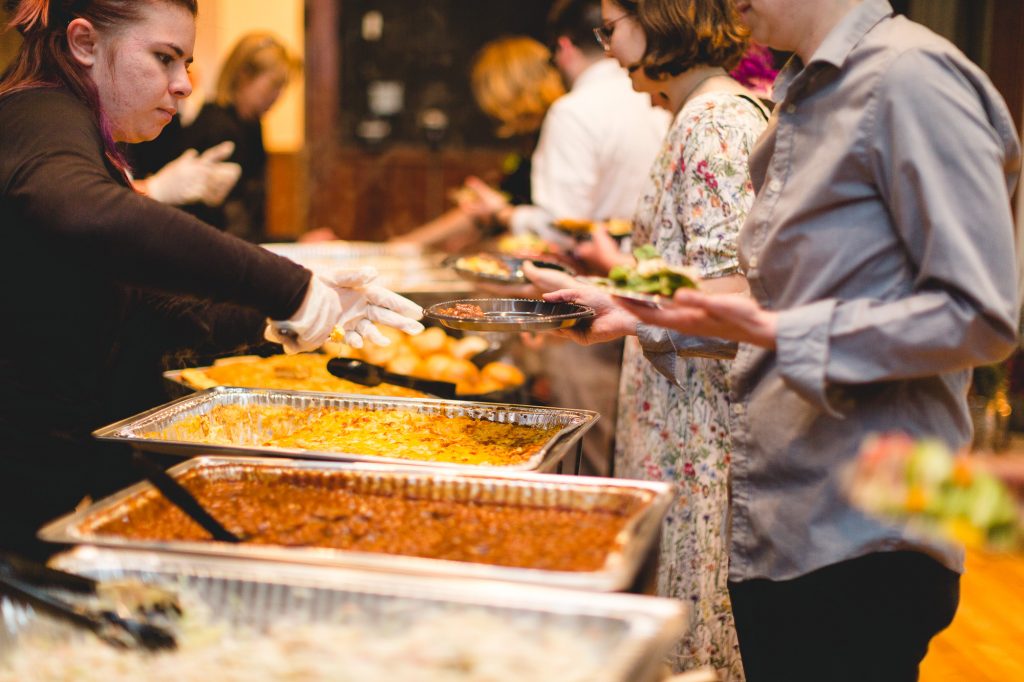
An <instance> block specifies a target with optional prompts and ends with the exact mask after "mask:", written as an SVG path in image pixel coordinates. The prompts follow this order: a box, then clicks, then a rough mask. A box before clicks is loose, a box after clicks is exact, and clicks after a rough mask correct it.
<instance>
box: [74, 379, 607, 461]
mask: <svg viewBox="0 0 1024 682" xmlns="http://www.w3.org/2000/svg"><path fill="white" fill-rule="evenodd" d="M221 405H233V406H239V405H242V406H250V407H251V406H257V405H270V406H288V407H296V408H306V407H336V408H339V409H350V408H366V409H408V410H410V411H414V412H419V413H446V414H448V415H451V416H465V417H469V418H472V419H488V417H491V418H490V419H489V421H496V422H502V423H512V424H520V425H526V426H552V425H562V429H561V430H560V431H559V432H558V433H556V434H555V435H554V436H552V438H551V439H550V440H548V441H547V442H546V443H545V444H544V445H543V446H542V447H541V449H540V450H539V451H538V452H537V453H536V454H534V455H533V456H532V457H531V458H530V459H529V460H527V461H526V462H523V463H521V464H512V465H507V466H497V465H482V464H458V463H453V462H438V461H433V460H415V459H402V458H397V457H387V456H385V455H362V454H350V453H339V452H325V451H319V450H303V449H299V448H285V447H277V446H264V445H247V444H231V445H224V444H209V443H202V442H198V441H184V440H171V439H161V438H152V437H146V436H144V435H143V434H144V433H145V432H150V431H163V430H166V429H170V428H173V427H174V425H175V424H176V423H177V422H178V421H180V420H181V419H184V418H188V417H192V416H195V415H197V414H202V413H205V412H207V411H209V410H212V409H213V408H214V407H217V406H221ZM599 417H600V415H598V414H597V413H596V412H592V411H590V410H577V409H568V408H554V407H537V406H532V405H511V404H506V403H484V402H473V401H464V400H443V399H440V398H404V397H390V396H370V395H364V394H341V393H317V392H313V391H285V390H277V389H261V388H241V387H235V386H215V387H213V388H208V389H206V390H203V391H199V392H197V393H193V394H191V395H186V396H183V397H181V398H178V399H176V400H173V401H171V402H169V403H165V404H163V405H159V406H157V407H154V408H152V409H150V410H147V411H145V412H142V413H140V414H137V415H134V416H132V417H128V418H127V419H122V420H120V421H118V422H115V423H114V424H110V425H109V426H105V427H102V428H100V429H97V430H96V431H93V434H92V435H93V436H94V437H96V438H98V439H100V440H104V441H112V442H116V443H124V444H128V445H131V446H133V447H135V448H138V449H140V450H147V451H151V452H160V453H164V454H170V455H180V456H186V457H194V456H196V455H201V454H223V455H253V456H263V457H288V458H298V459H325V460H332V461H345V462H366V463H383V464H393V465H398V466H415V467H429V468H443V469H453V470H458V471H478V470H485V471H487V472H496V471H510V472H524V471H550V470H552V469H553V468H554V467H555V466H557V465H558V463H559V462H560V461H561V459H562V458H563V457H564V456H565V455H566V454H568V453H569V451H570V450H571V448H572V446H573V445H574V444H575V443H576V442H577V441H579V440H580V439H581V438H582V437H583V434H584V433H586V431H587V430H588V429H589V428H590V427H591V426H593V424H594V423H595V422H596V421H597V419H598V418H599Z"/></svg>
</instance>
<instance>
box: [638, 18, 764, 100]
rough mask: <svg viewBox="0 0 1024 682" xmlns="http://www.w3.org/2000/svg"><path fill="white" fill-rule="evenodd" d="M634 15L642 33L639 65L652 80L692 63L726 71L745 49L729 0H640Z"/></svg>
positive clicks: (743, 30)
mask: <svg viewBox="0 0 1024 682" xmlns="http://www.w3.org/2000/svg"><path fill="white" fill-rule="evenodd" d="M636 18H637V21H638V22H639V24H640V27H641V29H643V32H644V35H645V36H646V38H647V51H646V52H645V53H644V56H643V57H642V58H641V60H640V64H639V66H640V67H642V68H643V70H644V73H645V74H646V75H647V76H648V77H649V78H653V79H655V80H660V79H663V78H667V77H671V76H678V75H679V74H681V73H683V72H684V71H687V70H689V69H692V68H693V67H695V66H721V67H722V68H724V69H726V70H731V69H733V68H734V67H735V66H736V65H737V64H739V62H740V59H742V58H743V53H744V52H745V51H746V49H747V41H748V38H749V31H748V30H747V29H746V28H745V27H744V26H742V25H741V24H740V22H739V17H738V16H737V14H736V11H735V9H734V8H733V2H732V0H640V1H639V2H638V3H637V12H636Z"/></svg>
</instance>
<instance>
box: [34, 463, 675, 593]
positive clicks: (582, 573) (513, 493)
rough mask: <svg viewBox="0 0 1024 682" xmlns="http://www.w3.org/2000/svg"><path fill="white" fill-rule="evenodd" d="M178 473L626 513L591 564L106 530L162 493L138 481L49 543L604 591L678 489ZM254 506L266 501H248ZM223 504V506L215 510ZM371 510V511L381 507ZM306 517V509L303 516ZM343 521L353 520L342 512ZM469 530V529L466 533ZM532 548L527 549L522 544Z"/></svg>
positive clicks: (654, 533) (584, 481) (211, 468)
mask: <svg viewBox="0 0 1024 682" xmlns="http://www.w3.org/2000/svg"><path fill="white" fill-rule="evenodd" d="M169 473H170V474H171V475H172V476H174V477H176V478H178V479H179V480H183V481H185V480H188V479H189V477H190V476H192V477H194V476H199V477H202V478H203V479H205V480H206V481H213V482H217V481H218V480H220V481H238V480H247V479H252V478H259V480H262V481H269V482H270V484H272V483H273V481H274V480H277V479H276V478H275V477H280V480H283V481H295V480H301V481H302V482H303V484H304V485H313V486H317V487H326V488H327V489H328V490H340V489H342V488H344V489H347V490H351V491H354V492H356V493H357V494H364V495H367V496H369V495H373V494H376V495H384V496H388V497H392V498H394V497H397V498H400V499H402V500H404V501H408V502H410V503H411V504H417V503H419V504H423V505H424V507H425V508H426V507H427V506H428V505H429V503H430V502H432V501H441V502H454V503H460V504H467V505H468V506H470V507H473V508H481V507H484V506H486V505H494V506H501V507H505V508H508V507H519V508H532V509H538V510H541V511H549V510H572V511H578V512H583V513H584V514H586V513H590V514H593V515H594V518H595V519H597V521H598V522H600V519H601V518H602V517H607V515H608V514H614V515H617V516H618V517H619V518H620V519H621V521H619V522H618V523H619V530H618V531H617V533H616V535H615V537H614V540H613V542H611V543H610V546H609V548H608V551H607V552H606V553H605V555H604V561H603V563H602V564H601V565H599V566H597V567H596V568H594V569H592V570H549V569H539V568H526V567H519V566H508V565H504V566H502V565H496V564H484V563H476V562H471V561H455V560H448V559H435V558H427V557H422V556H407V555H397V554H385V553H382V552H374V551H353V550H344V549H333V548H325V547H309V546H303V547H285V546H282V545H271V544H257V543H246V542H242V543H239V544H230V543H224V542H214V541H199V540H196V541H186V540H182V541H159V540H148V539H137V538H131V537H128V536H127V535H115V534H113V533H110V532H107V533H103V532H100V529H102V527H103V526H104V525H105V524H109V523H110V522H112V521H116V522H122V521H123V520H124V519H125V518H126V516H127V515H129V514H132V513H139V512H140V510H144V508H145V507H146V506H147V505H152V504H153V503H154V502H155V501H157V500H158V499H159V493H157V491H156V489H155V488H153V487H152V486H151V485H150V484H149V483H145V482H143V483H138V484H136V485H134V486H132V487H130V488H126V489H124V490H122V491H120V492H118V493H115V494H114V495H112V496H110V497H108V498H106V499H104V500H101V501H99V502H96V503H94V504H93V505H91V506H89V507H87V508H85V509H80V510H77V511H76V512H74V513H72V514H69V515H67V516H65V517H63V518H60V519H57V520H56V521H53V522H52V523H50V524H48V525H46V526H45V527H44V528H42V529H41V530H40V532H39V536H40V537H41V538H42V539H44V540H46V541H50V542H59V543H65V544H90V545H101V546H106V547H116V548H128V549H140V550H148V551H160V552H176V553H190V554H200V555H207V556H227V557H235V558H249V559H261V560H266V561H279V562H291V563H303V564H319V565H327V566H335V567H347V568H360V569H368V570H373V571H390V572H399V573H410V574H420V575H435V576H444V577H449V578H453V579H454V578H458V579H463V578H474V579H485V580H504V581H509V582H517V583H533V584H541V585H546V586H554V587H565V588H572V589H580V590H590V591H595V592H611V591H616V590H624V589H626V588H629V587H630V586H631V585H632V583H633V580H634V578H635V577H636V575H637V573H638V572H639V570H640V567H641V565H642V564H643V562H644V559H645V557H646V556H647V553H648V550H649V549H650V548H651V547H653V546H654V544H655V541H656V540H657V537H658V534H659V532H660V528H661V521H662V519H663V517H664V515H665V512H666V510H667V509H668V505H669V503H670V501H671V497H672V486H671V485H670V484H668V483H661V482H650V481H630V480H624V479H605V478H585V477H568V476H558V475H551V474H535V475H530V476H528V477H518V478H517V477H512V476H501V475H499V476H491V475H485V474H455V473H451V472H443V471H441V470H429V469H408V468H406V469H402V468H389V467H383V466H378V465H369V464H346V463H341V462H313V461H299V460H277V459H266V458H238V457H197V458H194V459H191V460H188V461H187V462H183V463H181V464H178V465H176V466H175V467H173V468H172V469H170V470H169ZM244 506H245V507H246V508H249V507H252V508H253V509H257V511H256V512H254V513H256V514H259V511H258V508H259V507H258V504H250V503H249V502H246V503H245V505H244ZM287 509H289V512H287V513H291V514H292V515H294V516H295V518H294V519H291V518H289V519H288V520H287V521H281V520H278V521H277V522H278V523H282V524H285V526H284V527H286V528H298V527H301V524H302V521H303V519H304V518H306V515H307V514H309V511H308V510H307V511H303V510H302V509H301V508H299V507H298V506H291V507H287ZM214 511H216V510H214ZM367 513H368V514H370V517H369V518H372V513H370V512H367ZM300 517H301V518H300ZM338 523H345V522H344V521H339V522H338ZM374 528H375V529H376V532H377V533H378V535H380V534H388V535H389V538H384V539H381V541H382V542H385V543H386V542H388V541H390V539H394V538H397V537H398V536H397V535H395V533H401V532H405V529H404V528H403V529H402V530H399V531H388V530H386V529H385V528H384V527H383V526H381V525H379V524H376V525H375V526H374ZM467 537H468V536H467ZM518 551H527V550H518Z"/></svg>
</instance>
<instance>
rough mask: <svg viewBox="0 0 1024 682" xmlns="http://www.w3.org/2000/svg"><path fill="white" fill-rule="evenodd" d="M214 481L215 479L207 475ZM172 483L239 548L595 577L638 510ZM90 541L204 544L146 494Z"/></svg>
mask: <svg viewBox="0 0 1024 682" xmlns="http://www.w3.org/2000/svg"><path fill="white" fill-rule="evenodd" d="M210 473H214V472H210ZM179 480H180V481H181V483H182V484H183V485H184V486H185V487H186V488H187V489H188V490H189V491H190V492H191V493H192V494H193V495H195V496H196V498H197V499H198V500H199V501H200V502H201V503H202V504H203V506H204V507H205V508H206V509H208V510H209V511H210V513H211V514H213V515H214V516H215V517H216V518H217V519H218V520H219V521H220V522H221V523H223V524H224V525H225V526H226V527H227V528H230V529H232V530H233V531H234V532H235V533H237V534H239V535H240V536H241V537H243V538H245V541H246V542H247V543H252V544H259V545H281V546H287V547H323V548H330V549H342V550H352V551H358V552H374V553H384V554H394V555H401V556H416V557H423V558H429V559H446V560H449V561H465V562H471V563H483V564H491V565H497V566H508V567H518V568H534V569H543V570H554V571H597V570H600V569H601V568H602V567H604V565H605V562H606V561H607V560H608V557H609V555H611V554H612V553H614V552H616V551H619V550H621V546H622V545H621V543H622V540H620V538H619V536H620V534H621V533H622V532H623V530H624V528H625V526H626V524H627V523H628V521H629V520H630V518H631V517H633V515H635V514H636V513H639V512H640V511H641V510H642V508H643V504H644V503H643V499H642V498H640V497H638V496H636V495H635V494H634V493H631V492H630V493H615V494H612V495H611V496H610V497H609V496H607V495H605V496H604V497H603V498H602V499H601V500H600V501H595V502H592V503H587V504H582V505H578V504H559V503H555V502H544V501H543V500H541V501H538V502H536V503H530V502H525V503H524V501H523V500H519V499H515V500H512V501H508V502H506V501H504V500H501V499H492V497H490V496H489V495H488V494H486V493H482V494H473V493H468V494H456V493H448V492H445V491H444V489H442V488H437V489H435V491H434V492H430V491H422V490H421V489H420V487H419V486H417V485H414V484H411V483H401V482H397V483H395V484H388V483H387V482H383V483H382V482H379V481H378V480H377V479H375V478H373V477H370V476H367V477H365V478H362V479H360V478H359V477H353V476H351V475H350V474H348V473H347V472H338V471H310V470H298V469H289V468H287V467H266V468H261V469H247V470H242V471H239V470H237V469H236V470H234V471H232V470H230V469H228V470H225V471H223V472H220V471H218V472H216V473H215V475H209V474H206V475H204V474H203V473H202V472H195V471H194V472H189V473H186V474H185V475H183V476H182V477H181V478H180V479H179ZM88 532H89V533H91V534H97V535H113V536H116V537H126V538H131V539H134V540H151V541H171V540H173V541H196V540H198V541H204V540H206V541H208V540H210V539H211V538H210V535H209V534H208V533H207V532H206V531H205V530H203V529H202V528H201V527H200V526H198V525H196V523H195V522H194V521H193V520H192V519H191V518H189V517H188V516H187V515H185V514H184V513H182V512H180V511H179V510H178V509H177V508H176V507H175V506H174V505H173V504H171V503H169V502H168V501H167V500H166V498H164V497H163V496H162V495H161V494H159V493H158V492H157V491H155V490H153V489H148V490H146V491H144V492H142V493H140V494H139V496H138V497H137V498H135V499H133V500H132V501H131V502H130V503H127V502H126V503H125V504H124V505H122V506H121V507H120V508H118V509H116V510H112V512H111V513H109V514H104V515H99V516H97V520H96V525H95V526H94V527H92V528H90V529H89V531H88Z"/></svg>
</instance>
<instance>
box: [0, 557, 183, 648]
mask: <svg viewBox="0 0 1024 682" xmlns="http://www.w3.org/2000/svg"><path fill="white" fill-rule="evenodd" d="M43 586H45V587H56V588H61V589H63V590H67V591H69V592H75V593H79V594H97V595H101V594H103V593H104V583H100V582H98V581H95V580H92V579H91V578H86V577H84V576H79V575H75V574H73V573H65V572H63V571H57V570H54V569H51V568H47V567H45V566H41V565H39V564H35V563H33V562H30V561H26V560H24V559H20V558H17V557H13V556H10V555H0V592H6V593H7V594H9V595H11V596H13V597H15V598H16V599H18V600H20V601H23V602H25V603H27V604H28V605H30V606H32V607H33V608H35V609H38V610H39V611H42V612H44V613H47V614H49V615H50V616H52V617H54V618H57V619H58V620H62V621H64V622H66V623H70V624H71V625H74V626H76V627H80V628H85V629H87V630H89V631H91V632H92V633H94V634H95V635H96V636H97V637H99V638H100V639H101V640H103V641H104V642H106V643H107V644H110V645H111V646H115V647H118V648H121V649H131V648H142V649H145V650H147V651H161V650H168V649H175V648H177V646H178V642H177V640H176V639H175V637H174V634H173V633H172V632H171V631H170V630H168V629H166V628H164V627H162V626H160V625H156V624H154V623H149V622H146V621H145V620H138V619H136V618H135V617H133V614H132V613H131V612H132V611H134V612H136V613H139V614H140V615H142V616H143V617H147V613H149V612H150V609H152V610H155V611H156V612H157V613H161V614H169V613H172V612H173V613H178V614H180V613H181V609H180V607H179V606H178V604H177V599H176V597H174V596H173V595H171V594H170V593H167V592H164V595H165V596H166V599H164V600H157V601H155V602H153V603H151V604H149V605H148V606H142V605H136V607H135V608H130V607H129V606H128V604H126V603H124V602H121V603H119V604H118V605H117V607H116V608H102V607H101V608H89V607H86V606H82V605H78V604H72V603H71V602H67V601H64V600H63V599H61V598H59V597H56V596H54V595H53V594H50V593H49V592H48V591H46V590H44V589H42V587H43ZM152 589H153V590H154V591H153V592H151V594H156V593H157V591H160V590H159V589H158V588H152ZM160 592H162V591H160Z"/></svg>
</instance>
